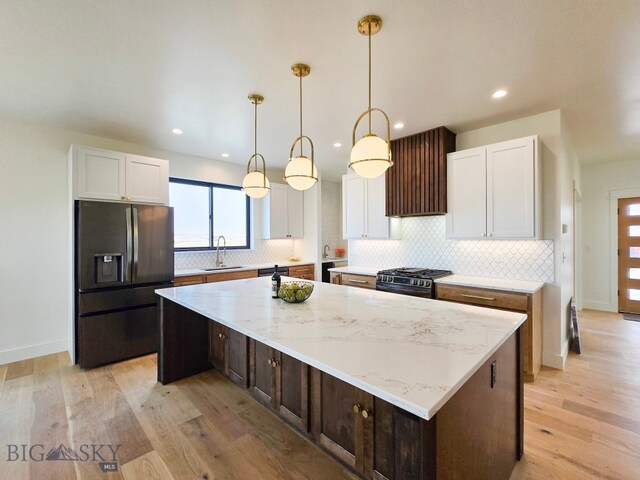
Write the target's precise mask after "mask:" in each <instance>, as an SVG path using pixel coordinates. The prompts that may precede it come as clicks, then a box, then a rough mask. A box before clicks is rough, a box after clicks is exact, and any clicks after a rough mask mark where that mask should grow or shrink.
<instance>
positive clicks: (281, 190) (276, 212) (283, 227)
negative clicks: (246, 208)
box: [261, 183, 304, 239]
mask: <svg viewBox="0 0 640 480" xmlns="http://www.w3.org/2000/svg"><path fill="white" fill-rule="evenodd" d="M261 201H262V208H263V215H262V222H263V223H262V227H263V238H266V239H273V238H302V237H304V192H302V191H300V190H295V189H293V188H291V187H290V186H289V185H284V184H281V183H272V184H271V190H270V191H269V194H268V195H267V196H266V197H264V198H263V199H262V200H261Z"/></svg>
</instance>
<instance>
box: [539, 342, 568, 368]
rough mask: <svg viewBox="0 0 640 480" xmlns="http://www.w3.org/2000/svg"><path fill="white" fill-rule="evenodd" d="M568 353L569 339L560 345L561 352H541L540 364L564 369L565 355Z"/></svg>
mask: <svg viewBox="0 0 640 480" xmlns="http://www.w3.org/2000/svg"><path fill="white" fill-rule="evenodd" d="M568 354H569V339H567V340H566V341H565V342H564V345H562V353H561V354H560V355H558V354H557V353H551V352H543V354H542V364H543V365H544V366H546V367H551V368H557V369H558V370H564V366H565V364H566V363H567V355H568Z"/></svg>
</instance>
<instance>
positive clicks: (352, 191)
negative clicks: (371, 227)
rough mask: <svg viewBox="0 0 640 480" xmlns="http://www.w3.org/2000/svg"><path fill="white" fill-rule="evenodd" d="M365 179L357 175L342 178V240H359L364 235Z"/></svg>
mask: <svg viewBox="0 0 640 480" xmlns="http://www.w3.org/2000/svg"><path fill="white" fill-rule="evenodd" d="M365 186H366V179H364V178H362V177H360V176H359V175H344V176H343V177H342V234H343V237H344V238H360V237H363V236H364V233H365V225H366V219H365V211H366V207H365Z"/></svg>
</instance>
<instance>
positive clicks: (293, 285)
mask: <svg viewBox="0 0 640 480" xmlns="http://www.w3.org/2000/svg"><path fill="white" fill-rule="evenodd" d="M312 293H313V283H310V282H282V283H281V284H280V290H278V297H280V298H281V299H282V300H284V301H285V302H288V303H302V302H304V301H305V300H306V299H307V298H309V297H310V296H311V294H312Z"/></svg>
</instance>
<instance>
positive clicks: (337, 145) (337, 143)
mask: <svg viewBox="0 0 640 480" xmlns="http://www.w3.org/2000/svg"><path fill="white" fill-rule="evenodd" d="M333 146H334V147H336V148H338V147H341V146H342V144H341V143H340V142H336V143H334V144H333Z"/></svg>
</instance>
